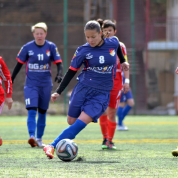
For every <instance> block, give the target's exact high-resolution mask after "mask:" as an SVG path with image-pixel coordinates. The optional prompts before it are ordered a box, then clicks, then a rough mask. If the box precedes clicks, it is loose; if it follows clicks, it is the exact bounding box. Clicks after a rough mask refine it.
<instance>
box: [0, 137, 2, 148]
mask: <svg viewBox="0 0 178 178" xmlns="http://www.w3.org/2000/svg"><path fill="white" fill-rule="evenodd" d="M1 145H2V138H1V136H0V146H1Z"/></svg>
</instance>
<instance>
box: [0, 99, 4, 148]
mask: <svg viewBox="0 0 178 178" xmlns="http://www.w3.org/2000/svg"><path fill="white" fill-rule="evenodd" d="M3 107H4V101H3V102H2V101H1V97H0V115H1V112H2V109H3ZM1 145H2V138H1V135H0V146H1Z"/></svg>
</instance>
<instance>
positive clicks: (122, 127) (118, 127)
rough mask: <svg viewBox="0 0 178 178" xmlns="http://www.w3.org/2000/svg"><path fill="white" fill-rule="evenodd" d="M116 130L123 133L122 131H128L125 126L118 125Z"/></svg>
mask: <svg viewBox="0 0 178 178" xmlns="http://www.w3.org/2000/svg"><path fill="white" fill-rule="evenodd" d="M117 130H120V131H124V130H129V129H128V127H126V126H125V125H122V126H120V125H118V126H117Z"/></svg>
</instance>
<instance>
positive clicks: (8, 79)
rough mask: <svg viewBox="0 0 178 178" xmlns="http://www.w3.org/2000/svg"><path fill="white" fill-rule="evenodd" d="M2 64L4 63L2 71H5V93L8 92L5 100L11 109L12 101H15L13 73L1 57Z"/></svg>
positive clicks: (3, 78)
mask: <svg viewBox="0 0 178 178" xmlns="http://www.w3.org/2000/svg"><path fill="white" fill-rule="evenodd" d="M1 65H2V73H3V77H2V80H3V82H4V84H5V93H6V99H5V102H6V104H7V106H8V109H11V107H12V103H13V100H12V80H11V75H10V72H9V70H8V68H7V66H6V64H5V62H4V61H3V60H2V58H1Z"/></svg>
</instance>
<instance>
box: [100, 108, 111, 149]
mask: <svg viewBox="0 0 178 178" xmlns="http://www.w3.org/2000/svg"><path fill="white" fill-rule="evenodd" d="M99 124H100V128H101V133H102V135H103V142H102V145H101V148H102V149H107V148H108V143H109V142H108V116H107V110H106V111H105V112H104V113H103V114H102V115H101V116H100V118H99Z"/></svg>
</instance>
